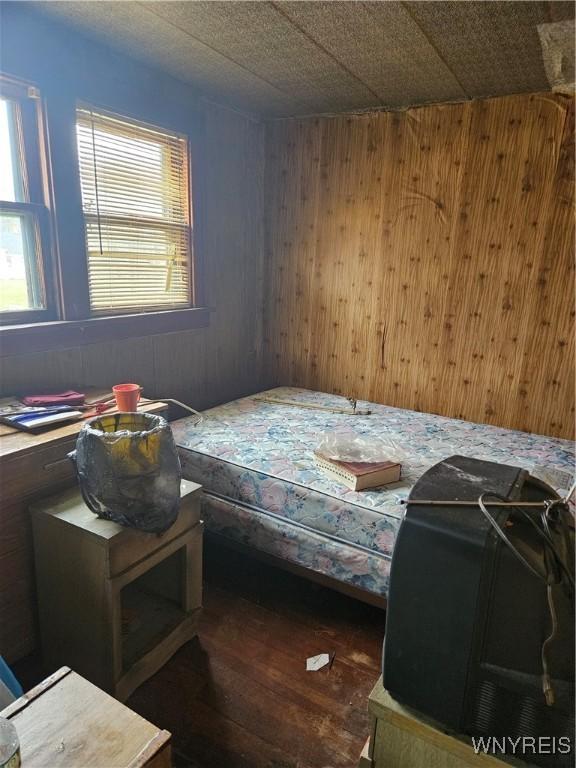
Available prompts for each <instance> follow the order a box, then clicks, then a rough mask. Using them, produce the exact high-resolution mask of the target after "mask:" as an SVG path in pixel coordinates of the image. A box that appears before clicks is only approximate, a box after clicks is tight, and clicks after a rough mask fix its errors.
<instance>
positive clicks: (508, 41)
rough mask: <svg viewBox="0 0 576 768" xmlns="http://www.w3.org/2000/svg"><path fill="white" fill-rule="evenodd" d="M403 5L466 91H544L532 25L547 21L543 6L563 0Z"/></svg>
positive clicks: (491, 93)
mask: <svg viewBox="0 0 576 768" xmlns="http://www.w3.org/2000/svg"><path fill="white" fill-rule="evenodd" d="M404 5H405V6H406V8H407V9H408V10H409V12H410V14H411V15H412V17H413V18H414V20H415V21H416V22H417V23H418V25H419V26H420V27H421V29H422V30H423V32H424V33H425V34H426V36H427V37H428V39H429V40H430V42H431V43H432V44H433V45H434V47H435V48H436V50H437V51H438V53H439V54H440V55H441V56H442V58H443V59H444V61H445V62H446V64H447V65H448V66H449V67H450V69H451V70H452V72H453V73H454V74H455V76H456V77H457V78H458V80H459V82H460V83H461V84H462V87H463V88H464V90H465V91H466V93H467V94H468V96H470V97H472V98H474V97H481V96H499V95H503V94H507V93H518V92H522V91H541V90H548V88H549V85H548V81H547V79H546V74H545V72H544V66H543V63H542V51H541V48H540V41H539V38H538V33H537V30H536V25H537V24H541V23H543V22H546V21H550V16H549V14H548V6H550V5H559V6H564V5H566V4H564V3H558V4H549V3H541V2H477V1H476V0H472V1H471V2H407V3H404ZM559 12H560V13H565V12H566V9H565V8H560V9H559ZM573 15H574V13H573V11H572V16H573Z"/></svg>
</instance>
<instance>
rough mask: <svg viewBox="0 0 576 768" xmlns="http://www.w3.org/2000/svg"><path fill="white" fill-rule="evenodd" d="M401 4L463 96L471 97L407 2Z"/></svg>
mask: <svg viewBox="0 0 576 768" xmlns="http://www.w3.org/2000/svg"><path fill="white" fill-rule="evenodd" d="M401 5H402V7H403V8H404V10H405V11H406V13H407V14H408V16H410V18H411V19H412V21H413V22H414V24H416V26H417V27H418V29H419V30H420V32H421V33H422V35H423V36H424V37H425V38H426V40H427V42H428V45H429V46H430V47H431V48H432V49H433V50H434V52H435V53H436V55H437V56H438V58H439V59H440V61H441V62H442V64H444V66H445V67H446V69H447V70H448V72H450V74H451V75H452V77H453V78H454V80H456V82H457V83H458V85H459V86H460V88H461V89H462V93H463V94H464V96H465V98H467V99H471V98H472V96H471V95H470V94H469V93H468V91H467V90H466V88H464V86H463V85H462V83H461V82H460V78H459V77H458V75H457V74H456V72H454V70H453V69H452V68H451V67H450V65H449V64H448V62H447V61H446V59H445V58H444V56H442V54H441V53H440V51H439V50H438V48H437V47H436V46H435V45H434V43H433V42H432V40H431V39H430V37H429V35H428V33H427V32H426V30H425V29H423V28H422V27H421V26H420V24H418V21H417V19H416V17H415V16H414V15H413V14H412V11H411V10H410V8H409V7H408V4H407V3H406V2H404V0H402V2H401ZM368 10H369V9H368Z"/></svg>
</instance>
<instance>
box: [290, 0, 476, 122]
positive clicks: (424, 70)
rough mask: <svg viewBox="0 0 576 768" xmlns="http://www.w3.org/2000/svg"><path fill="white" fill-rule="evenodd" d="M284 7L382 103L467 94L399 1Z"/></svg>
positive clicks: (445, 98)
mask: <svg viewBox="0 0 576 768" xmlns="http://www.w3.org/2000/svg"><path fill="white" fill-rule="evenodd" d="M282 10H283V12H284V13H285V14H286V15H287V16H288V17H289V18H290V19H292V21H293V22H294V23H295V24H297V25H298V26H299V27H300V28H302V29H303V30H305V32H306V33H307V34H308V35H310V37H312V38H313V39H314V40H316V41H317V42H318V43H319V44H320V45H321V46H322V47H323V48H325V49H326V50H328V51H329V52H330V53H331V54H332V55H333V56H334V58H335V59H337V60H338V61H340V62H341V63H342V64H343V65H344V66H345V67H346V68H347V69H348V70H350V71H351V72H353V73H354V74H355V75H356V76H357V77H358V78H359V79H360V80H362V81H363V82H364V83H366V84H367V85H368V86H369V87H370V89H371V90H372V91H373V92H375V93H376V94H377V95H378V97H379V103H380V104H381V105H383V106H388V107H401V106H407V105H411V104H417V103H422V102H425V101H450V100H454V99H463V98H465V96H466V94H465V93H464V91H463V90H462V88H461V86H460V84H459V83H458V81H457V80H456V78H455V77H454V75H453V74H452V72H451V71H450V70H449V69H448V67H447V66H446V64H445V63H444V62H443V61H442V59H441V58H440V56H439V55H438V53H437V52H436V50H435V48H434V47H433V46H432V45H430V43H429V42H428V40H427V39H426V37H425V35H424V34H423V32H422V31H421V29H420V28H419V27H418V25H417V24H416V23H415V22H414V20H413V19H412V17H411V16H410V14H409V13H408V12H407V11H406V9H405V8H404V6H403V5H402V4H401V3H394V2H388V3H383V2H377V3H366V4H364V3H359V2H356V3H351V2H313V3H306V2H283V3H282Z"/></svg>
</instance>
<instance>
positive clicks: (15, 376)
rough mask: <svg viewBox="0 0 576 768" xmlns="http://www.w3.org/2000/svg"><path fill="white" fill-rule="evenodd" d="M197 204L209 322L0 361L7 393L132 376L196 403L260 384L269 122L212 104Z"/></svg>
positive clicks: (102, 383)
mask: <svg viewBox="0 0 576 768" xmlns="http://www.w3.org/2000/svg"><path fill="white" fill-rule="evenodd" d="M204 119H205V131H204V146H203V147H201V150H202V160H203V162H202V164H201V168H202V173H204V174H205V176H206V178H204V179H201V180H199V181H198V183H199V185H200V184H201V186H202V190H203V193H204V204H203V206H202V207H201V215H202V217H203V221H202V222H198V225H199V226H202V228H203V229H202V231H203V238H202V251H203V252H202V257H203V267H204V272H205V298H206V304H207V305H208V306H210V307H211V308H212V309H213V311H212V313H211V320H210V327H209V328H206V329H202V330H198V331H187V332H183V333H170V334H164V335H161V336H149V337H147V338H136V339H127V340H121V341H117V342H112V343H105V344H94V345H89V346H85V347H82V348H76V349H70V350H64V351H61V352H55V353H50V354H49V353H38V354H33V355H26V354H22V355H17V356H14V357H10V358H6V359H5V360H4V361H3V363H2V375H1V377H0V385H1V389H2V393H4V394H12V393H21V392H30V391H50V390H52V391H54V390H58V389H62V388H68V387H77V388H78V389H80V390H81V389H82V388H83V387H87V386H96V387H108V386H111V385H112V384H114V383H118V382H119V381H121V380H122V381H126V380H131V381H136V382H138V383H140V384H142V386H143V387H144V389H145V393H146V395H147V396H149V397H174V398H176V399H179V400H182V401H184V402H187V403H189V404H190V405H192V406H193V407H195V408H205V407H207V406H209V405H212V404H214V403H217V402H221V401H223V400H229V399H232V398H234V397H236V396H238V395H242V394H245V393H247V392H250V391H255V390H257V389H258V387H259V383H260V377H261V359H262V356H261V350H262V302H263V299H262V260H263V259H262V247H263V200H264V198H263V173H264V137H263V127H262V125H261V124H259V123H257V122H255V121H254V120H252V119H250V118H248V117H246V116H244V115H242V114H240V113H237V112H233V111H230V110H227V109H225V108H223V107H218V106H216V105H212V104H206V105H205V108H204Z"/></svg>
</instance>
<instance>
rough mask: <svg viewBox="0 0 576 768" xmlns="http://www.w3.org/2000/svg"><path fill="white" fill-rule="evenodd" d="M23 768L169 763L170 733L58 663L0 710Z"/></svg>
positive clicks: (161, 767) (157, 767)
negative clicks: (16, 742) (16, 741)
mask: <svg viewBox="0 0 576 768" xmlns="http://www.w3.org/2000/svg"><path fill="white" fill-rule="evenodd" d="M0 715H2V717H5V718H7V719H9V720H11V721H12V722H13V723H14V725H15V726H16V731H17V733H18V738H19V740H20V754H21V758H22V766H25V767H26V768H48V767H49V768H80V766H81V767H82V768H170V766H171V765H172V761H171V747H170V738H171V734H170V733H169V732H168V731H162V730H160V729H159V728H156V726H154V725H152V723H149V722H148V721H147V720H144V718H143V717H140V715H137V714H136V713H135V712H132V710H131V709H128V707H125V706H124V705H123V704H120V703H119V702H118V701H115V699H113V698H112V697H111V696H108V695H107V694H106V693H104V692H103V691H101V690H100V689H99V688H96V686H95V685H92V683H89V682H88V681H87V680H84V679H83V678H82V677H80V675H77V674H76V673H75V672H72V671H71V670H70V669H69V668H68V667H62V669H59V670H58V671H57V672H55V673H54V674H53V675H51V676H50V677H48V678H47V679H46V680H44V681H43V682H42V683H40V685H37V686H36V688H33V689H32V690H31V691H29V692H28V693H25V694H24V696H21V697H20V698H19V699H17V700H16V701H15V702H13V703H12V704H10V705H9V706H8V707H6V709H4V710H2V712H0Z"/></svg>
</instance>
